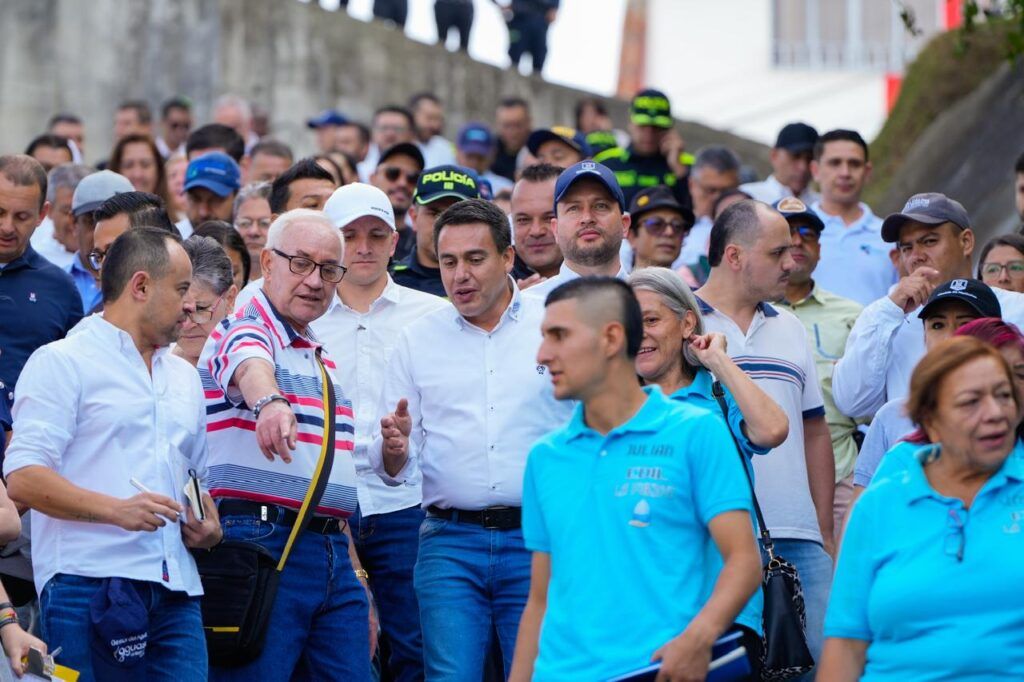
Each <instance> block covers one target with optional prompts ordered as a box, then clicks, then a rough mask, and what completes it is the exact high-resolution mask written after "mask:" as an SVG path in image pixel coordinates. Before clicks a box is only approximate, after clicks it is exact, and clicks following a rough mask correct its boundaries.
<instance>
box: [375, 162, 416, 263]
mask: <svg viewBox="0 0 1024 682" xmlns="http://www.w3.org/2000/svg"><path fill="white" fill-rule="evenodd" d="M424 167H425V166H424V162H423V152H421V151H420V148H419V147H417V146H416V145H415V144H413V143H411V142H401V143H399V144H396V145H394V146H393V147H390V148H388V149H385V150H384V151H383V152H382V153H381V155H380V161H379V162H378V163H377V170H375V171H374V172H373V175H372V176H371V177H370V184H371V185H373V186H374V187H376V188H377V189H380V190H383V192H384V193H385V194H387V195H388V200H389V201H390V202H391V210H392V211H394V213H395V225H396V226H397V227H398V246H397V247H396V248H395V256H394V261H395V262H401V261H403V260H405V259H406V257H408V255H409V254H410V253H412V252H413V250H414V249H415V248H416V232H415V230H414V229H413V227H412V225H410V223H409V220H408V219H407V218H406V214H407V213H408V212H409V207H410V206H412V195H413V192H414V191H415V190H416V183H417V182H418V181H419V178H420V173H422V172H423V168H424Z"/></svg>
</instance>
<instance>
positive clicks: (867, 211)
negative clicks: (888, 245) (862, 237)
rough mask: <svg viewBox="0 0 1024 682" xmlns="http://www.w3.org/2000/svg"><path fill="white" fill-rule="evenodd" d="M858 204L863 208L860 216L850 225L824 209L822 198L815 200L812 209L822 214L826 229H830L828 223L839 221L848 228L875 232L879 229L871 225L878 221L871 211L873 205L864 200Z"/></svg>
mask: <svg viewBox="0 0 1024 682" xmlns="http://www.w3.org/2000/svg"><path fill="white" fill-rule="evenodd" d="M857 205H858V206H860V210H861V215H860V218H857V220H855V221H853V222H852V223H850V224H849V225H846V224H845V223H844V222H843V219H842V218H840V217H839V216H837V215H832V214H831V213H829V212H827V211H826V210H825V209H823V208H822V207H821V200H820V199H819V200H818V201H815V202H814V203H813V204H811V210H812V211H814V212H816V213H817V214H818V215H820V216H821V217H822V222H824V223H825V228H826V229H828V224H829V223H830V222H833V221H838V222H839V223H840V224H842V225H843V226H844V228H845V229H846V230H863V231H865V232H871V233H872V234H874V233H875V232H876V231H877V229H872V228H870V227H869V226H870V225H872V224H874V223H875V222H877V221H878V218H877V217H876V216H875V214H874V213H873V212H872V211H871V207H870V206H868V205H867V204H865V203H864V202H863V201H862V202H860V203H859V204H857Z"/></svg>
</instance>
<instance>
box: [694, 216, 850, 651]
mask: <svg viewBox="0 0 1024 682" xmlns="http://www.w3.org/2000/svg"><path fill="white" fill-rule="evenodd" d="M791 243H792V242H791V237H790V233H789V224H788V223H787V222H786V219H785V218H783V217H782V215H781V214H780V213H778V212H777V211H775V210H774V209H772V208H771V207H769V206H767V205H765V204H762V203H760V202H757V201H751V200H744V201H741V202H739V203H736V204H734V205H732V206H730V207H729V208H727V209H726V210H725V211H724V212H723V213H722V215H720V216H719V217H718V220H717V221H716V222H715V228H714V230H712V232H711V247H710V250H709V251H708V262H709V263H710V265H711V273H710V274H709V276H708V281H707V283H706V284H705V285H704V286H703V287H701V288H700V289H698V290H697V292H696V294H697V296H698V297H699V300H700V303H701V313H702V314H703V316H704V325H705V329H706V330H707V331H709V332H721V333H723V334H725V336H726V339H727V340H728V348H729V355H730V357H732V358H733V359H734V360H735V362H736V364H737V365H739V367H740V369H742V370H743V371H745V372H746V373H747V374H749V375H750V377H751V378H752V379H753V380H754V381H755V383H757V385H758V386H759V387H760V388H761V389H762V390H764V392H765V393H767V394H768V395H769V396H771V397H772V399H773V400H775V401H776V402H777V403H778V404H779V406H780V407H781V408H782V409H783V410H784V411H785V412H786V416H787V417H788V418H789V435H788V436H787V437H786V440H785V441H784V442H783V443H782V445H780V446H779V447H777V448H775V449H774V450H772V451H771V452H770V453H769V454H767V455H765V456H764V457H755V458H754V461H753V466H754V472H755V474H756V484H755V487H756V493H757V499H758V501H759V502H760V504H761V510H762V511H763V512H764V517H765V521H766V522H767V524H768V527H769V530H770V531H771V534H772V537H773V538H774V540H775V548H776V550H777V551H778V553H779V555H780V556H783V557H785V558H786V559H788V560H789V561H790V562H792V563H793V564H794V565H795V566H796V567H797V570H798V571H799V572H800V578H801V581H802V584H803V590H804V601H805V604H806V609H807V628H806V632H807V644H808V648H809V649H810V650H811V654H812V655H813V656H814V657H815V660H817V659H818V656H819V655H820V653H821V646H822V642H823V628H824V619H825V607H826V606H827V604H828V593H829V587H830V584H831V582H832V557H831V556H829V555H830V554H832V553H833V537H832V535H833V533H832V529H833V525H834V523H833V516H832V496H833V492H834V484H835V460H834V458H833V454H832V437H831V435H830V434H829V430H828V424H827V423H826V421H825V406H824V401H823V400H822V395H821V388H820V386H819V384H818V380H817V370H816V368H815V364H814V355H813V353H812V352H811V347H810V344H809V343H808V341H807V335H806V331H805V330H804V326H803V324H802V323H801V322H800V320H798V319H797V318H796V317H795V316H794V315H793V314H792V313H790V312H788V311H786V310H782V309H780V308H776V307H774V306H772V305H770V304H768V303H767V302H768V301H776V300H779V299H780V298H782V297H783V295H784V294H785V293H786V283H787V282H788V279H789V271H790V270H791V269H792V268H793V259H792V257H791V256H790V247H791Z"/></svg>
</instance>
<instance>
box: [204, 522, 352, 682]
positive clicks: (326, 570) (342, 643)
mask: <svg viewBox="0 0 1024 682" xmlns="http://www.w3.org/2000/svg"><path fill="white" fill-rule="evenodd" d="M221 525H222V526H223V527H224V539H225V540H249V541H251V542H256V543H259V544H260V545H262V546H263V547H265V548H266V549H267V550H269V551H270V553H271V554H272V555H273V556H275V557H279V556H281V552H282V551H283V550H284V544H285V541H286V540H287V539H288V534H289V533H291V530H292V529H291V527H289V526H283V525H278V524H274V523H270V522H269V521H260V520H259V519H258V518H255V517H252V516H241V515H237V516H236V515H228V516H222V517H221ZM368 619H369V607H368V605H367V601H366V592H365V591H364V590H363V586H362V585H360V583H359V580H358V579H357V578H356V576H355V573H354V572H353V571H352V562H351V561H349V558H348V538H347V536H346V535H345V534H344V533H341V532H336V533H332V534H330V535H320V534H318V533H313V532H311V531H305V532H304V533H302V535H300V536H299V537H298V538H297V539H296V541H295V545H294V546H293V547H292V553H291V554H290V555H289V557H288V562H287V563H286V564H285V567H284V571H282V573H281V580H280V583H279V584H278V588H277V597H276V598H275V600H274V607H273V609H272V610H271V613H270V626H269V629H268V630H267V640H266V643H265V644H264V646H263V652H262V653H261V654H260V656H259V658H257V659H256V660H255V661H252V662H251V663H249V664H248V665H244V666H240V667H237V668H219V667H213V668H210V677H211V678H212V679H214V680H239V681H243V680H244V681H245V682H250V681H251V680H260V681H261V682H271V681H273V680H315V679H335V680H352V682H364V681H365V680H368V679H370V629H369V620H368Z"/></svg>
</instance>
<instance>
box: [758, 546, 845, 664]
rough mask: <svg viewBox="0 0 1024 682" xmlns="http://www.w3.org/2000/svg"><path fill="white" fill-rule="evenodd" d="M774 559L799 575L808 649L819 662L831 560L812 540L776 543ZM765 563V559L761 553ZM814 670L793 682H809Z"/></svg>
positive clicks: (829, 587)
mask: <svg viewBox="0 0 1024 682" xmlns="http://www.w3.org/2000/svg"><path fill="white" fill-rule="evenodd" d="M775 553H776V555H778V556H780V557H782V558H784V559H786V560H787V561H788V562H789V563H791V564H793V565H794V566H796V570H797V571H798V572H799V573H800V585H801V586H802V587H803V590H804V606H805V607H806V611H807V630H806V633H805V634H806V636H807V648H808V649H810V650H811V655H812V656H814V660H815V661H819V660H821V647H822V644H823V643H824V639H825V635H824V630H825V609H826V608H827V607H828V595H829V591H830V590H831V588H832V557H830V556H829V555H828V553H827V552H826V551H825V549H824V548H823V547H822V546H821V545H820V544H818V543H817V542H813V541H811V540H790V539H786V538H781V539H775ZM761 557H762V559H763V560H764V561H767V560H768V556H767V555H766V554H765V553H764V550H762V551H761ZM815 672H816V671H815V670H811V671H810V672H809V673H807V674H806V675H803V676H802V677H798V678H796V679H798V680H803V681H805V682H811V681H812V680H813V679H814V675H815Z"/></svg>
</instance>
